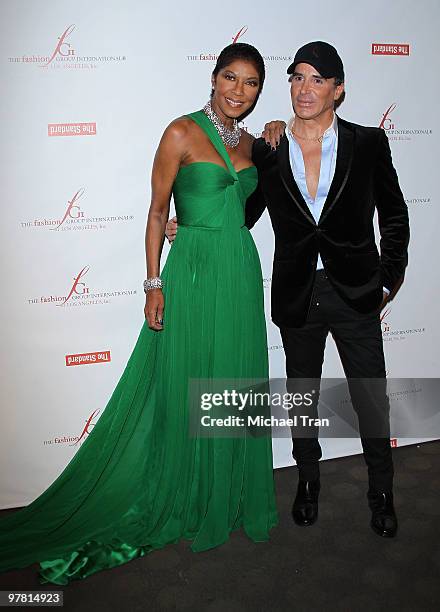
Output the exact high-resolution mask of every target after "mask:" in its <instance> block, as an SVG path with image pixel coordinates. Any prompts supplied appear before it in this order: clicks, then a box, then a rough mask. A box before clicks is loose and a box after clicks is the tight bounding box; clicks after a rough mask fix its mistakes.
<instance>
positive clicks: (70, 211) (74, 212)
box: [49, 187, 85, 230]
mask: <svg viewBox="0 0 440 612" xmlns="http://www.w3.org/2000/svg"><path fill="white" fill-rule="evenodd" d="M84 191H85V189H84V187H81V189H78V191H77V192H76V193H75V195H74V196H73V198H72V199H71V200H67V204H68V206H67V210H66V212H65V213H64V217H63V218H62V219H61V221H60V222H59V224H58V225H57V226H56V227H50V228H49V229H51V230H57V229H58V228H59V227H61V226H62V225H63V223H64V221H65V220H66V219H67V217H70V219H79V218H80V217H84V213H83V212H82V211H81V209H80V207H79V206H78V204H77V202H78V200H79V199H80V198H81V197H82V196H83V194H84Z"/></svg>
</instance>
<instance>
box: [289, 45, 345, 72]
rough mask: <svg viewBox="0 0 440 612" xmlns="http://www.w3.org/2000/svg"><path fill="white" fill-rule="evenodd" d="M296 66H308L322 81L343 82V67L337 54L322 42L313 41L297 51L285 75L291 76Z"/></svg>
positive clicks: (330, 46)
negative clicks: (322, 78)
mask: <svg viewBox="0 0 440 612" xmlns="http://www.w3.org/2000/svg"><path fill="white" fill-rule="evenodd" d="M297 64H310V65H311V66H313V68H316V70H317V71H318V72H319V74H320V75H321V76H322V77H324V79H329V78H331V77H336V78H337V79H341V81H344V66H343V64H342V60H341V58H340V57H339V55H338V52H337V51H336V49H335V48H334V47H332V45H330V44H329V43H326V42H323V41H322V40H315V41H314V42H310V43H307V44H306V45H304V46H303V47H301V48H300V49H298V51H297V52H296V55H295V58H294V60H293V62H292V63H291V64H290V66H289V67H288V68H287V74H293V73H294V72H295V67H296V65H297Z"/></svg>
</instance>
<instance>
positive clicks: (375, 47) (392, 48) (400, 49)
mask: <svg viewBox="0 0 440 612" xmlns="http://www.w3.org/2000/svg"><path fill="white" fill-rule="evenodd" d="M371 53H372V54H373V55H409V45H407V44H395V43H372V45H371Z"/></svg>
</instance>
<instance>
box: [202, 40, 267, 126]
mask: <svg viewBox="0 0 440 612" xmlns="http://www.w3.org/2000/svg"><path fill="white" fill-rule="evenodd" d="M236 60H244V61H246V62H250V63H251V64H253V65H254V66H255V68H256V70H257V72H258V78H259V80H260V83H259V87H258V93H257V97H256V98H255V102H254V103H253V104H252V107H251V108H250V109H248V110H247V111H246V113H244V114H243V115H242V116H241V117H240V120H241V119H244V117H245V116H246V115H248V114H249V113H251V112H252V111H253V110H254V108H255V105H256V103H257V102H258V98H259V97H260V94H261V91H262V89H263V83H264V78H265V76H266V68H265V66H264V59H263V57H262V55H261V53H260V52H259V51H258V49H256V48H255V47H253V46H252V45H248V44H247V43H232V44H231V45H228V46H227V47H225V48H224V49H222V51H221V52H220V55H219V56H218V58H217V63H216V65H215V67H214V70H213V71H212V76H213V77H216V76H217V75H218V73H219V72H220V70H222V69H223V68H225V67H226V66H229V64H232V62H235V61H236ZM213 92H214V90H211V97H212V94H213Z"/></svg>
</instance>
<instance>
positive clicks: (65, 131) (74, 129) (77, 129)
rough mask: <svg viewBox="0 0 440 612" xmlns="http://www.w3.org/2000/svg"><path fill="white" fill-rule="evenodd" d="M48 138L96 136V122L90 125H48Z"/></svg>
mask: <svg viewBox="0 0 440 612" xmlns="http://www.w3.org/2000/svg"><path fill="white" fill-rule="evenodd" d="M47 135H48V136H96V122H94V121H93V122H91V123H49V124H48V126H47Z"/></svg>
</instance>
